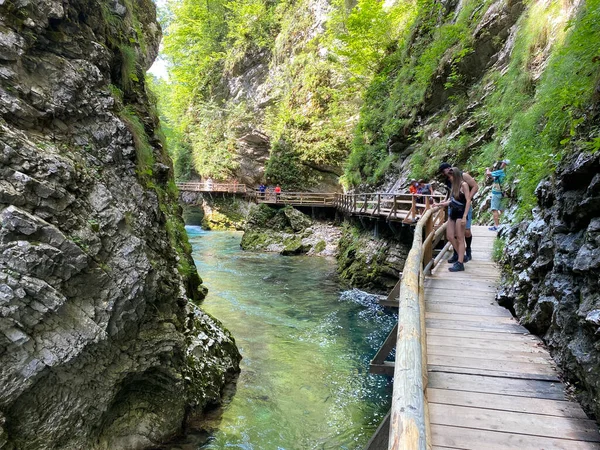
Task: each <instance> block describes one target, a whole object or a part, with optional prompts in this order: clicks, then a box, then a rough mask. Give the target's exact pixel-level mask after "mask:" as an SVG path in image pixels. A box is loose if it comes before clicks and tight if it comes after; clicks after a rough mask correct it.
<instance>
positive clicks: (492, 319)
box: [368, 227, 600, 450]
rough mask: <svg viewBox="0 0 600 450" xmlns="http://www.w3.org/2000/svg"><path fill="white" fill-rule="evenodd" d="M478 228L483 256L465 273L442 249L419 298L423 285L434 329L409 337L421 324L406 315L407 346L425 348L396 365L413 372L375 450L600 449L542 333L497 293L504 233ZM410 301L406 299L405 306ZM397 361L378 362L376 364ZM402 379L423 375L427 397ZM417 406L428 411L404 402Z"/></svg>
mask: <svg viewBox="0 0 600 450" xmlns="http://www.w3.org/2000/svg"><path fill="white" fill-rule="evenodd" d="M473 235H474V239H473V246H474V253H473V260H472V261H470V262H469V263H467V264H466V268H465V271H464V272H458V273H451V272H449V271H448V264H445V263H444V259H443V258H442V257H441V256H440V257H439V261H440V264H439V265H437V267H435V268H434V269H433V271H432V273H431V274H430V275H426V276H423V277H421V280H420V283H419V284H420V285H419V287H418V289H417V297H418V290H419V289H420V291H421V293H422V296H421V299H420V304H421V306H424V310H425V311H424V315H423V316H424V317H421V319H420V321H424V325H425V334H424V335H422V336H421V337H420V338H418V339H417V340H414V339H413V338H414V336H406V335H403V333H402V328H404V330H407V331H408V332H410V330H412V328H411V324H410V323H408V324H406V323H404V324H403V323H401V324H400V328H401V331H400V333H399V334H398V335H397V342H399V343H400V345H399V347H398V348H397V354H399V352H400V351H407V350H409V351H410V349H413V350H415V349H417V348H418V351H419V354H410V353H408V354H406V353H404V356H403V357H401V358H399V359H400V360H399V361H396V363H395V365H396V371H398V366H399V365H400V366H402V367H401V370H403V371H406V370H408V371H411V372H413V373H412V374H409V373H405V372H403V373H402V375H401V376H399V377H396V379H395V384H394V405H393V406H392V415H391V423H392V424H393V426H392V429H390V430H389V433H390V434H389V440H388V439H387V438H388V430H387V429H385V426H384V427H382V428H383V429H382V430H381V433H379V435H377V436H375V437H374V439H373V441H372V442H371V443H370V446H369V447H368V448H369V449H371V450H375V449H384V448H385V449H387V448H390V449H392V448H394V449H395V448H403V449H426V448H433V449H473V450H483V449H490V450H503V449H519V450H540V449H544V450H554V449H600V434H599V433H598V426H597V425H596V422H595V421H593V420H589V419H588V418H587V416H586V415H585V413H584V412H583V410H582V409H581V407H580V406H579V404H578V403H576V402H573V401H571V400H570V399H569V397H568V395H567V394H566V392H565V388H564V386H563V384H562V382H561V381H560V379H559V378H558V376H557V372H556V368H555V364H554V362H553V361H552V359H551V358H550V355H549V353H548V351H547V350H546V349H545V347H544V346H543V343H542V341H541V340H540V339H539V338H537V337H535V336H533V335H531V334H529V332H528V331H527V330H526V329H525V328H524V327H522V326H521V325H519V324H518V323H517V321H516V320H515V319H514V318H513V317H512V315H511V314H510V312H509V311H508V310H507V309H505V308H503V307H501V306H499V305H498V304H497V303H496V301H495V294H496V289H497V283H498V278H499V270H498V268H497V266H496V265H495V264H494V262H493V261H492V258H491V253H492V244H493V240H494V239H495V233H493V232H490V231H488V230H487V229H486V228H485V227H473ZM424 262H425V263H428V262H429V260H428V259H427V258H425V259H424ZM407 265H408V264H407ZM409 270H410V268H409ZM404 274H405V276H406V270H405V272H404ZM423 275H425V274H423ZM402 289H406V290H408V291H410V290H411V287H410V286H407V285H405V284H403V285H402V287H401V288H400V290H401V293H400V299H401V300H400V302H401V303H402V302H405V301H406V302H410V301H411V295H410V293H409V292H402ZM413 298H414V297H413ZM416 303H417V304H418V303H419V301H418V300H417V302H416ZM406 306H408V305H402V304H401V305H400V308H401V313H400V314H402V312H403V311H404V310H405V309H404V307H406ZM412 306H413V307H414V306H415V305H414V304H413V305H412ZM415 319H417V318H415ZM401 321H402V319H401ZM416 328H418V326H417V327H416ZM425 336H426V337H425ZM423 337H425V339H424V340H423ZM411 339H413V341H412V342H409V341H410V340H411ZM388 348H389V347H388ZM401 349H402V350H401ZM419 356H422V357H423V358H424V359H425V361H423V360H420V359H421V358H419ZM413 358H414V359H415V360H419V361H413ZM389 366H390V365H389V363H388V364H387V365H376V367H378V368H379V369H378V370H376V371H379V372H381V371H382V369H381V368H382V367H388V368H389ZM419 367H421V368H424V367H426V372H425V373H422V372H421V371H420V370H419ZM414 372H418V373H414ZM398 383H415V384H416V385H417V386H418V388H419V390H421V389H424V391H425V395H422V398H421V399H417V398H411V397H410V395H414V394H415V393H417V394H418V392H417V391H416V390H415V389H414V386H413V388H412V389H411V388H410V387H409V388H407V387H406V386H397V384H398ZM421 402H422V403H421ZM408 405H411V406H412V407H415V408H416V409H418V410H419V415H421V417H418V415H413V416H412V417H411V416H410V414H405V413H404V412H403V411H401V410H400V409H398V408H406V407H407V406H408ZM388 427H389V425H388ZM400 443H402V445H400Z"/></svg>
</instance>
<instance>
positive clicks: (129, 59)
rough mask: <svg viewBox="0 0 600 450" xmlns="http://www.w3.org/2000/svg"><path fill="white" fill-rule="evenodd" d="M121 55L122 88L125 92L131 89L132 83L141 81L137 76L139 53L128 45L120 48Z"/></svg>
mask: <svg viewBox="0 0 600 450" xmlns="http://www.w3.org/2000/svg"><path fill="white" fill-rule="evenodd" d="M119 51H120V53H121V86H123V89H124V90H129V89H130V88H131V83H132V82H138V81H140V80H139V78H138V75H137V67H136V62H137V53H136V52H135V49H134V48H133V47H130V46H128V45H121V46H119Z"/></svg>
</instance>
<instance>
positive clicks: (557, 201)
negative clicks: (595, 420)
mask: <svg viewBox="0 0 600 450" xmlns="http://www.w3.org/2000/svg"><path fill="white" fill-rule="evenodd" d="M537 196H538V205H539V207H538V209H536V210H535V211H534V217H533V220H531V221H529V222H525V223H521V224H518V225H515V226H514V227H512V228H510V229H508V230H507V232H506V233H505V234H504V237H505V238H506V251H505V252H504V258H503V260H502V262H503V264H504V275H503V289H502V290H501V291H500V293H499V298H498V299H499V301H500V302H501V303H503V304H505V305H506V306H508V307H511V308H514V310H515V312H516V314H517V316H518V317H519V318H520V319H521V322H522V323H523V325H525V326H526V327H527V328H529V329H530V330H531V331H532V332H534V333H536V334H538V335H540V336H542V337H543V338H544V340H545V341H546V343H547V344H548V347H549V348H550V351H551V352H552V355H553V357H554V358H555V360H556V361H557V362H558V364H559V365H560V367H561V368H562V369H563V371H564V374H565V375H566V376H567V377H568V378H569V379H570V380H571V381H573V383H574V384H575V386H576V387H577V388H578V394H579V398H580V400H581V402H582V404H583V405H584V407H586V409H587V411H588V413H591V414H593V415H595V416H596V417H600V404H599V403H598V396H599V395H600V281H599V280H600V278H599V277H598V274H599V273H600V154H598V153H596V154H595V155H589V154H586V153H581V154H579V155H578V156H574V157H572V158H571V159H570V160H568V161H566V162H565V163H564V164H563V166H562V168H561V169H560V170H559V171H558V173H557V174H556V178H555V179H554V180H553V182H550V181H546V182H543V183H542V184H540V185H539V187H538V189H537Z"/></svg>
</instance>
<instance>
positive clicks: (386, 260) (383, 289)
mask: <svg viewBox="0 0 600 450" xmlns="http://www.w3.org/2000/svg"><path fill="white" fill-rule="evenodd" d="M411 243H412V236H411V235H410V233H406V234H404V233H400V234H398V235H397V236H395V235H393V234H390V233H382V232H381V230H380V233H376V232H375V231H374V230H367V229H364V228H363V227H355V226H353V225H351V224H350V223H348V224H346V225H345V227H344V229H343V234H342V238H341V240H340V249H339V255H338V272H339V274H340V277H341V278H343V279H345V280H348V281H349V282H350V284H351V285H352V286H353V287H358V288H360V289H367V290H368V291H369V292H377V293H380V294H385V295H387V294H389V292H390V291H391V289H392V288H393V287H394V286H395V285H396V283H397V282H398V280H399V279H400V274H401V272H402V269H403V268H404V263H405V261H406V257H407V256H408V252H409V251H410V245H411Z"/></svg>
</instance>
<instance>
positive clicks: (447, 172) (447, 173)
mask: <svg viewBox="0 0 600 450" xmlns="http://www.w3.org/2000/svg"><path fill="white" fill-rule="evenodd" d="M440 172H442V174H443V175H444V177H445V182H446V186H447V187H448V192H450V191H451V190H452V166H451V165H450V164H448V163H447V162H443V163H441V164H440ZM462 176H463V180H464V181H465V182H466V183H467V184H468V185H469V190H470V192H469V194H470V198H471V199H472V198H473V197H475V194H477V192H478V191H479V185H478V184H477V181H475V179H474V178H473V177H472V176H471V175H469V174H468V173H466V172H463V174H462ZM450 208H451V207H448V215H450V213H451V209H450ZM472 222H473V206H472V205H471V206H470V207H469V212H468V215H467V223H466V230H465V243H466V253H465V261H464V262H468V261H470V260H471V243H472V242H473V234H472V233H471V223H472ZM456 261H458V253H457V249H454V254H453V255H452V257H451V258H450V259H449V260H448V262H449V263H450V264H454V263H455V262H456Z"/></svg>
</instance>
